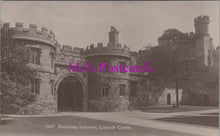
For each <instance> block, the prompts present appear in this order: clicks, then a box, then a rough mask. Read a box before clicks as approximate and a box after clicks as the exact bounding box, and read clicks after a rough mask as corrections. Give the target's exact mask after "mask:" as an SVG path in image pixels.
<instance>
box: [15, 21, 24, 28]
mask: <svg viewBox="0 0 220 136" xmlns="http://www.w3.org/2000/svg"><path fill="white" fill-rule="evenodd" d="M15 28H23V23H20V22H16V23H15Z"/></svg>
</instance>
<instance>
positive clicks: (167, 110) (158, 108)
mask: <svg viewBox="0 0 220 136" xmlns="http://www.w3.org/2000/svg"><path fill="white" fill-rule="evenodd" d="M216 108H218V107H209V106H190V105H180V107H179V108H176V107H172V106H165V107H161V106H156V107H142V108H139V109H140V110H141V111H144V112H151V113H172V112H184V111H198V110H209V109H216Z"/></svg>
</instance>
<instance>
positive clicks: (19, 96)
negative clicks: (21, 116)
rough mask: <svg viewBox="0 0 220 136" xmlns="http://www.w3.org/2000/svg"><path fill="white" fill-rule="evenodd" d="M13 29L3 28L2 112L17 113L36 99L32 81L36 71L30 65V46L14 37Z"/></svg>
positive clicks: (0, 91) (0, 104)
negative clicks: (32, 89)
mask: <svg viewBox="0 0 220 136" xmlns="http://www.w3.org/2000/svg"><path fill="white" fill-rule="evenodd" d="M12 33H13V32H12V30H11V29H8V30H5V29H1V75H0V76H1V83H0V85H1V86H0V88H1V89H0V108H1V112H2V113H16V112H17V111H18V110H19V109H21V108H22V107H25V106H27V105H28V104H29V103H31V102H33V101H34V100H35V95H34V94H32V93H31V88H30V86H29V84H30V81H31V80H32V79H33V77H34V76H35V74H36V73H35V71H34V70H33V69H31V68H30V67H29V66H28V63H29V54H28V48H26V47H25V46H24V45H18V44H17V41H16V40H13V39H12Z"/></svg>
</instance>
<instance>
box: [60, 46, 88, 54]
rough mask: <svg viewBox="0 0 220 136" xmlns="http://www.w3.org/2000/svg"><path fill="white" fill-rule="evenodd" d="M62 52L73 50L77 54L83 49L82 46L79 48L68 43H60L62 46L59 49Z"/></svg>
mask: <svg viewBox="0 0 220 136" xmlns="http://www.w3.org/2000/svg"><path fill="white" fill-rule="evenodd" d="M60 50H61V51H63V52H74V53H77V54H80V53H81V52H83V51H84V49H83V48H79V47H72V46H70V45H62V48H61V49H60Z"/></svg>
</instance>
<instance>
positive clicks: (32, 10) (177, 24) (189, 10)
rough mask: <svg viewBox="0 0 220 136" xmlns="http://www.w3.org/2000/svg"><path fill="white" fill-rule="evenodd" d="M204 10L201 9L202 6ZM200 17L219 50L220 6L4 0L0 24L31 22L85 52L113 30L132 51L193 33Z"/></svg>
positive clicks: (25, 23) (199, 3)
mask: <svg viewBox="0 0 220 136" xmlns="http://www.w3.org/2000/svg"><path fill="white" fill-rule="evenodd" d="M201 5H203V6H201ZM201 7H203V8H202V9H203V10H202V11H203V12H202V14H203V15H208V16H209V17H210V20H211V23H210V25H209V30H210V35H211V37H213V40H214V46H215V47H216V46H218V45H219V2H218V1H210V2H208V1H206V2H203V4H202V2H200V1H198V2H189V1H184V2H180V1H169V2H168V1H166V2H161V1H160V2H159V1H155V2H153V1H139V2H135V1H129V2H124V1H118V2H110V1H108V2H101V1H100V2H92V1H90V2H89V1H84V2H80V1H78V2H74V1H69V2H62V1H60V2H54V1H52V2H43V1H36V2H28V1H25V2H10V1H8V2H6V1H3V2H2V1H1V20H2V21H3V22H10V23H11V25H12V26H14V25H15V22H23V23H24V26H25V27H28V26H29V23H33V24H36V25H38V29H40V28H41V27H42V26H45V27H47V28H48V29H50V30H52V31H53V32H54V33H55V35H56V38H57V39H58V41H59V43H61V44H67V45H72V46H77V47H86V46H88V45H90V44H91V43H94V44H97V43H98V42H103V43H107V42H108V32H109V31H110V27H111V26H115V27H116V28H117V29H118V30H119V32H120V33H119V42H120V43H122V44H127V45H128V46H130V47H131V49H132V50H139V49H141V48H142V47H143V46H146V45H148V44H149V43H152V44H157V39H158V37H159V36H161V35H162V34H163V31H165V30H166V29H169V28H177V29H179V30H180V31H182V32H194V24H193V20H194V18H195V17H197V16H200V15H201Z"/></svg>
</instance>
